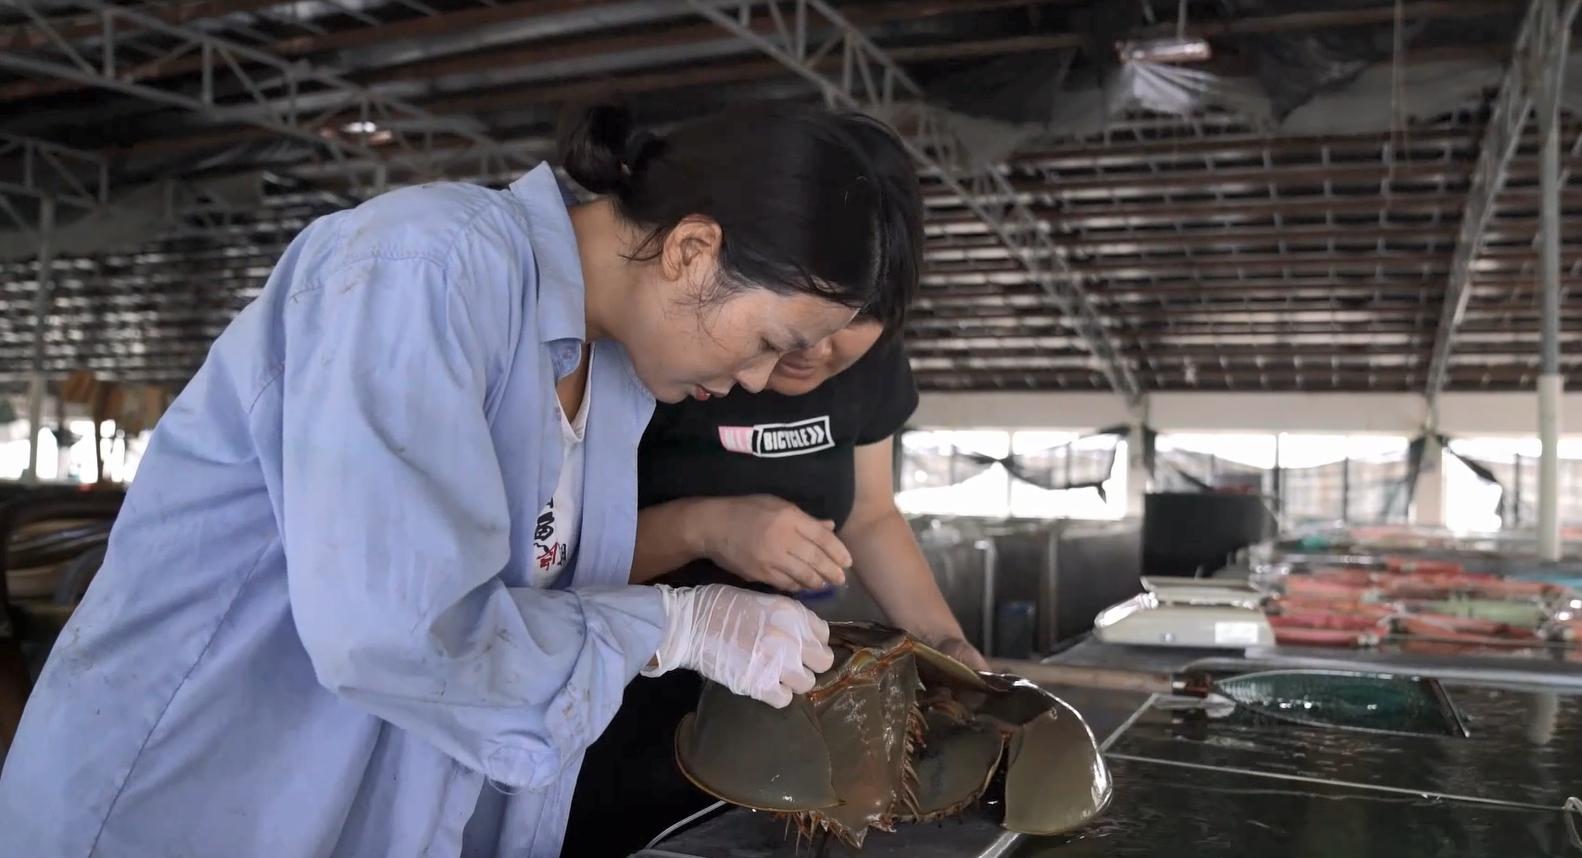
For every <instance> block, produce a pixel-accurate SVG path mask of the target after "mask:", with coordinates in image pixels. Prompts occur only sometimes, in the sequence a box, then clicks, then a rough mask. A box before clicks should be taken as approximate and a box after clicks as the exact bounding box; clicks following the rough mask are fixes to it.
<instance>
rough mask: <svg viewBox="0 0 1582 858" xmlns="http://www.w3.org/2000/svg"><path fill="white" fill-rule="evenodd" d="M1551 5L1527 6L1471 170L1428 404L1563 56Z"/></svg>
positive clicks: (1537, 0)
mask: <svg viewBox="0 0 1582 858" xmlns="http://www.w3.org/2000/svg"><path fill="white" fill-rule="evenodd" d="M1551 2H1552V0H1533V2H1531V3H1530V4H1529V5H1528V8H1527V14H1526V16H1525V17H1523V18H1522V23H1521V29H1520V30H1519V31H1518V32H1517V35H1516V44H1515V46H1514V47H1513V48H1512V50H1511V63H1510V66H1509V67H1508V68H1507V69H1506V70H1505V77H1504V79H1503V81H1502V82H1501V84H1500V90H1499V94H1498V95H1496V96H1495V99H1494V109H1493V110H1492V111H1491V112H1490V114H1489V124H1488V127H1487V128H1485V129H1484V132H1483V142H1482V146H1481V148H1480V149H1479V151H1478V163H1477V166H1476V167H1474V168H1473V172H1472V183H1471V187H1470V188H1469V189H1468V190H1467V199H1466V204H1465V206H1464V207H1463V208H1462V213H1461V228H1460V233H1459V234H1458V236H1457V240H1456V250H1455V254H1454V255H1453V257H1452V259H1451V270H1450V281H1449V283H1448V284H1447V286H1446V288H1445V299H1444V306H1443V309H1442V310H1441V312H1440V317H1439V327H1438V329H1437V332H1436V333H1435V336H1434V351H1433V357H1432V358H1431V360H1430V362H1429V368H1428V387H1427V390H1426V393H1427V396H1428V398H1429V399H1430V400H1433V399H1435V398H1436V397H1438V395H1439V392H1440V391H1441V390H1443V389H1444V386H1445V373H1446V370H1447V369H1448V367H1449V364H1450V352H1451V349H1453V348H1454V346H1455V338H1456V326H1457V325H1459V324H1461V319H1462V317H1463V316H1465V315H1466V312H1467V301H1468V299H1469V298H1470V297H1471V291H1470V290H1469V289H1468V287H1469V286H1470V285H1471V283H1472V278H1473V263H1474V262H1475V261H1476V260H1477V258H1478V255H1479V254H1480V253H1481V251H1482V250H1483V241H1484V232H1485V230H1486V229H1487V228H1488V224H1489V220H1490V217H1491V216H1492V215H1493V213H1494V205H1495V200H1496V198H1497V197H1498V196H1499V194H1500V191H1501V189H1502V188H1504V186H1505V178H1506V172H1507V170H1508V168H1509V167H1510V163H1511V158H1512V156H1514V155H1515V154H1516V147H1517V144H1518V143H1520V142H1521V138H1522V128H1523V126H1524V125H1526V122H1527V115H1528V113H1529V112H1530V111H1531V110H1532V109H1533V106H1534V103H1535V100H1536V96H1537V85H1538V83H1539V81H1540V80H1541V76H1542V75H1543V74H1544V71H1545V64H1546V62H1551V61H1558V60H1559V59H1561V58H1563V55H1560V56H1559V57H1556V56H1555V45H1556V37H1557V35H1558V34H1557V33H1555V32H1553V31H1552V30H1551V29H1550V27H1551V26H1552V25H1553V23H1554V17H1553V6H1551V5H1549V4H1550V3H1551ZM1575 6H1576V4H1575V3H1574V2H1573V3H1570V4H1568V9H1569V14H1570V15H1572V16H1574V15H1575V12H1576V10H1575ZM1569 26H1570V18H1567V19H1566V21H1565V27H1569Z"/></svg>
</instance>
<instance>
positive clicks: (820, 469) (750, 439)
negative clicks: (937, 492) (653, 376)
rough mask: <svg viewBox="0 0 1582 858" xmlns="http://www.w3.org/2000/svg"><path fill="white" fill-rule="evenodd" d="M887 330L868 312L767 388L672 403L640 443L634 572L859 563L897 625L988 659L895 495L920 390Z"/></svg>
mask: <svg viewBox="0 0 1582 858" xmlns="http://www.w3.org/2000/svg"><path fill="white" fill-rule="evenodd" d="M883 333H884V326H883V325H882V324H881V323H880V322H879V321H878V320H874V319H868V318H863V317H860V318H859V319H858V320H856V321H854V322H853V323H852V324H851V325H849V326H847V327H846V328H845V329H844V330H842V331H841V332H839V333H837V334H835V335H834V336H832V337H830V338H829V339H827V340H824V341H822V342H820V343H818V344H816V345H814V346H813V347H811V348H808V349H805V350H803V351H800V352H792V353H791V354H788V355H786V356H785V357H784V358H782V359H781V360H780V363H779V364H778V365H777V366H776V367H775V370H774V374H773V375H771V376H770V378H769V384H768V388H767V389H766V390H764V391H763V392H761V393H757V394H754V393H749V392H747V391H737V392H735V393H732V394H731V395H729V396H726V397H721V398H712V397H708V396H707V395H706V394H704V395H702V396H698V397H695V398H694V399H692V400H689V401H685V402H681V403H677V404H675V405H663V406H660V408H659V409H658V410H657V411H656V412H655V414H654V418H653V420H652V421H651V422H650V423H649V425H648V431H647V433H646V434H644V436H643V442H642V446H641V447H640V448H639V453H638V507H639V509H640V512H639V513H638V524H637V551H636V555H635V556H634V557H633V560H632V578H631V580H632V583H634V584H637V583H644V582H650V581H654V580H662V581H664V582H665V583H680V582H686V583H689V584H690V583H703V582H705V581H719V582H724V583H732V584H742V583H744V582H745V583H749V584H757V585H760V589H771V588H772V589H774V590H779V591H783V592H788V593H796V592H806V591H817V590H823V589H825V588H827V587H832V586H841V585H844V584H845V582H846V570H847V569H848V568H853V569H854V570H855V572H856V574H857V576H858V577H859V578H860V579H861V582H862V585H863V587H864V588H865V589H867V590H868V592H869V593H870V594H871V595H872V596H873V599H874V601H875V602H876V603H877V604H878V605H879V608H880V609H881V610H882V611H884V614H885V616H886V617H887V618H888V619H889V621H890V622H891V623H892V624H893V625H896V626H899V627H901V628H904V629H906V630H907V631H909V632H911V633H912V634H914V635H916V636H917V637H919V638H921V639H923V640H925V641H927V642H929V643H931V644H933V645H934V646H936V647H938V648H940V649H942V650H943V651H945V652H947V653H949V654H950V655H953V656H955V657H957V658H959V659H961V660H962V661H965V662H967V663H969V664H972V665H974V666H975V667H979V668H984V669H987V667H988V666H987V664H986V663H984V661H983V657H982V656H981V655H979V654H978V651H977V650H976V649H974V648H973V647H972V646H971V645H970V644H968V643H967V642H966V640H964V639H963V636H962V633H961V625H960V624H959V623H958V622H957V621H956V618H955V617H954V616H953V615H952V614H951V612H950V607H949V606H948V605H947V604H946V602H945V599H944V596H943V595H942V594H941V593H940V591H939V586H938V584H936V583H935V580H934V576H933V573H932V572H931V571H930V570H929V566H928V561H927V560H926V559H925V558H924V556H923V552H922V551H921V550H920V549H919V548H918V545H917V540H916V539H915V538H914V536H913V534H912V529H911V527H910V526H909V525H908V524H907V522H906V519H905V518H903V517H902V516H901V513H900V510H898V509H897V508H896V505H895V493H894V490H893V482H892V481H893V479H894V476H893V474H894V471H893V469H892V461H891V456H892V449H893V444H892V437H893V436H894V434H895V433H896V431H898V430H899V429H900V428H901V426H902V424H904V423H905V422H906V420H907V419H908V418H909V417H910V416H911V415H912V411H913V410H914V409H915V408H916V407H917V388H916V386H915V385H914V383H913V381H912V373H911V370H910V368H909V367H908V366H907V362H906V355H905V353H904V352H903V350H902V349H901V344H900V342H899V339H898V338H890V339H888V341H886V342H883V343H881V342H879V340H880V339H881V338H882V335H883Z"/></svg>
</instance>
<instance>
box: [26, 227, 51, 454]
mask: <svg viewBox="0 0 1582 858" xmlns="http://www.w3.org/2000/svg"><path fill="white" fill-rule="evenodd" d="M37 241H38V285H37V291H36V292H35V293H34V296H33V345H32V348H31V349H30V351H31V355H30V360H29V370H30V372H29V378H28V391H27V429H28V441H27V461H28V465H27V472H26V476H27V479H28V481H30V482H36V481H37V480H38V455H39V447H38V433H39V430H40V429H42V428H44V427H43V423H44V385H45V382H46V380H47V374H46V372H45V369H44V320H45V319H46V318H48V316H49V310H50V298H52V297H53V295H54V293H53V291H52V290H51V288H50V284H51V280H52V278H51V274H52V272H53V271H54V267H55V266H54V260H55V255H54V249H55V198H54V197H44V198H43V199H42V200H40V201H39V226H38V233H37Z"/></svg>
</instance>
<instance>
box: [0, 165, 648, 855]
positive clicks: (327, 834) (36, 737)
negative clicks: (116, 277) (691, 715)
mask: <svg viewBox="0 0 1582 858" xmlns="http://www.w3.org/2000/svg"><path fill="white" fill-rule="evenodd" d="M585 331H586V326H585V322H584V318H583V283H582V274H581V265H580V263H579V261H578V255H577V244H576V239H575V236H574V234H573V232H572V227H571V220H570V218H569V216H568V213H567V208H566V203H565V201H564V199H563V198H562V195H561V191H560V188H559V186H558V184H557V182H556V181H555V178H554V174H553V173H552V172H551V171H550V170H549V168H548V167H547V166H542V165H541V166H539V167H538V168H536V169H534V170H532V171H531V172H529V173H527V174H526V175H525V176H523V177H522V178H521V179H519V180H518V181H517V182H516V183H515V184H514V185H512V187H511V188H510V189H509V190H508V191H494V190H489V189H486V188H482V187H477V186H471V185H460V184H435V185H426V186H422V187H415V188H407V189H403V190H399V191H395V192H392V193H389V194H385V195H383V196H380V197H377V198H375V199H373V200H371V201H369V202H368V203H365V204H364V205H362V206H359V207H357V208H356V209H352V210H349V211H344V212H339V213H336V214H333V215H330V216H328V217H325V218H323V219H321V220H319V221H317V222H315V223H314V224H313V225H311V226H309V227H308V228H307V229H306V230H304V231H303V232H302V234H301V235H299V236H298V237H297V238H296V240H294V241H293V242H292V244H291V246H290V247H289V248H288V249H287V251H286V253H285V255H284V256H283V257H282V258H281V259H280V262H279V264H278V265H277V266H276V268H275V270H274V272H273V274H272V275H271V276H270V278H269V281H268V283H267V284H266V286H265V287H264V289H263V292H262V294H261V295H260V296H259V297H258V298H257V300H255V301H253V302H252V303H251V304H250V305H249V306H248V307H247V308H246V309H245V310H243V311H242V313H241V314H240V315H239V316H238V317H237V318H236V320H235V321H234V322H233V323H232V324H231V325H230V327H229V328H227V329H226V331H225V333H224V334H223V335H222V336H221V337H220V338H219V340H218V341H217V342H216V343H215V345H214V347H213V349H212V351H211V352H210V353H209V357H208V359H207V360H206V361H205V362H204V365H203V367H202V368H201V369H200V370H199V371H198V373H197V375H196V376H195V377H194V378H193V379H192V381H191V382H190V383H189V384H188V385H187V388H186V389H185V390H184V391H183V392H182V394H181V395H180V397H178V398H177V399H176V401H175V403H174V405H172V406H171V408H170V410H169V412H168V413H167V414H166V415H165V417H164V419H162V420H161V421H160V423H159V426H158V428H157V429H156V430H155V431H154V434H153V437H152V439H151V440H150V442H149V445H148V450H147V452H146V454H145V455H144V457H143V461H142V465H141V467H140V472H139V475H138V477H137V480H136V482H135V484H134V485H133V486H132V488H131V490H130V491H129V493H128V495H127V498H126V502H125V506H124V508H123V510H122V512H121V515H120V519H119V520H118V521H117V523H116V526H115V530H114V533H113V534H112V535H111V538H110V549H109V556H108V557H107V558H106V560H105V564H104V567H103V569H102V570H101V571H100V572H99V575H98V577H97V579H96V580H95V581H94V583H93V586H92V587H91V588H90V589H89V591H88V594H87V597H86V598H85V599H84V601H83V603H82V605H81V607H80V608H79V609H78V610H77V612H76V614H75V616H74V617H73V618H72V620H71V622H70V623H69V624H68V625H67V626H66V629H65V631H64V633H63V634H62V635H61V636H60V640H59V642H58V644H57V645H56V648H55V651H54V653H53V654H52V656H51V657H50V659H49V664H48V666H47V667H46V668H45V671H44V675H43V677H42V679H41V680H40V682H39V685H38V687H37V688H36V689H35V691H34V693H33V696H32V699H31V701H30V703H29V704H28V707H27V711H26V714H25V716H24V718H23V720H22V727H21V731H20V734H19V735H18V736H17V740H16V744H15V746H14V747H13V748H12V749H11V753H10V757H9V759H8V760H7V761H6V764H5V770H4V775H3V777H0V854H3V855H4V856H27V858H79V856H89V855H93V856H113V858H121V856H151V857H152V856H158V858H247V856H258V858H309V856H369V858H399V856H418V855H423V856H446V858H451V856H456V855H458V854H460V853H461V852H462V848H463V839H464V832H465V840H466V844H467V852H468V853H469V854H474V853H483V854H490V853H493V854H499V855H511V856H550V855H555V854H557V853H558V852H559V850H560V844H561V842H562V840H563V837H564V829H565V821H566V817H567V812H568V806H569V804H570V801H571V794H572V787H573V785H574V783H575V781H576V777H577V771H578V768H579V766H580V765H581V761H582V753H583V750H584V748H586V746H587V745H588V744H589V743H591V742H592V741H593V740H594V739H595V738H596V737H597V736H598V734H599V733H600V732H601V731H602V730H603V729H604V728H605V726H606V725H607V724H608V723H609V721H610V719H611V717H612V716H613V715H614V714H615V710H616V708H617V707H618V706H619V705H620V702H621V695H622V692H623V691H624V689H625V686H626V684H627V683H628V682H629V681H630V680H631V679H632V678H633V677H634V676H635V675H636V674H637V672H638V670H639V669H640V668H641V667H642V666H643V665H644V664H645V663H646V662H647V661H648V660H649V658H650V657H651V656H652V655H653V654H654V651H655V650H656V649H657V648H658V645H659V641H660V637H661V635H662V632H663V626H664V610H663V607H662V605H661V601H660V595H659V593H658V592H657V591H655V590H654V589H653V588H651V587H633V586H628V585H627V583H626V582H627V576H628V572H629V569H630V564H631V557H632V548H633V540H634V538H635V535H636V523H637V509H636V456H637V442H638V439H639V438H640V437H641V434H642V431H643V428H644V427H645V425H646V424H647V422H648V418H649V416H650V415H651V413H652V410H653V405H654V400H653V398H652V396H651V395H650V394H649V392H648V391H647V389H646V388H644V386H643V385H642V384H641V382H640V381H639V380H638V378H637V375H636V373H635V372H634V371H633V369H632V365H631V363H630V361H629V360H628V358H627V356H626V353H625V352H624V351H623V350H622V349H621V347H620V346H619V345H617V344H615V343H613V342H609V341H604V340H601V341H598V342H596V343H595V344H594V346H593V360H592V367H591V380H590V383H589V395H591V396H592V397H593V399H592V404H591V407H590V410H589V417H588V424H587V428H586V435H585V439H586V440H585V443H586V445H587V446H586V450H587V454H586V471H585V475H584V478H583V486H582V490H583V506H582V509H583V513H582V535H581V539H580V546H579V548H578V551H577V556H576V557H575V559H574V565H573V566H572V567H571V568H570V569H569V570H567V572H566V573H565V574H563V575H562V576H561V579H560V580H559V581H557V582H556V584H555V586H553V587H551V588H548V589H533V588H531V587H528V586H527V582H528V581H529V580H530V578H529V574H528V567H529V565H530V564H532V563H533V562H534V552H533V548H532V541H533V524H534V520H535V518H536V516H537V515H538V513H539V511H540V509H541V508H542V507H543V505H544V503H545V502H546V501H547V500H548V499H549V498H550V497H551V496H552V494H553V491H554V488H555V484H556V481H557V479H558V478H559V475H560V467H561V460H562V446H561V440H560V439H561V434H560V425H559V421H560V419H561V418H560V416H559V414H558V412H557V411H556V398H555V391H554V384H555V381H556V379H557V378H560V377H563V376H564V375H566V374H567V373H569V372H570V371H571V370H572V369H573V368H575V366H576V364H577V362H578V360H579V356H580V350H581V347H582V340H583V337H584V336H585ZM485 778H488V779H490V780H492V781H494V782H496V784H497V785H496V784H491V785H487V786H486V784H485ZM485 790H489V791H490V792H485ZM475 808H479V809H482V812H480V814H479V819H478V820H475V821H474V822H473V824H472V825H471V826H470V827H469V826H468V821H469V819H471V818H472V817H473V815H474V809H475Z"/></svg>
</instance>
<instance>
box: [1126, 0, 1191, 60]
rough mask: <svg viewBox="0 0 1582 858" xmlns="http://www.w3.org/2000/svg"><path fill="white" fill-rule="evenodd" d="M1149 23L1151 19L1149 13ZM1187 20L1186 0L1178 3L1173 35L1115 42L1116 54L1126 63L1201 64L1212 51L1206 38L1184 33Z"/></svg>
mask: <svg viewBox="0 0 1582 858" xmlns="http://www.w3.org/2000/svg"><path fill="white" fill-rule="evenodd" d="M1145 2H1146V0H1145ZM1145 8H1146V7H1145ZM1149 20H1150V21H1152V20H1153V16H1152V14H1150V15H1149ZM1186 20H1187V17H1186V0H1181V5H1180V6H1179V8H1178V11H1177V13H1176V32H1175V35H1174V36H1165V37H1162V38H1157V39H1128V40H1126V41H1122V42H1117V43H1116V44H1115V52H1116V53H1117V54H1119V55H1120V58H1121V62H1125V63H1200V62H1203V61H1205V60H1208V59H1210V58H1211V57H1213V56H1214V50H1213V48H1211V47H1209V43H1208V40H1207V39H1205V38H1202V37H1201V36H1188V35H1187V34H1186Z"/></svg>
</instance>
